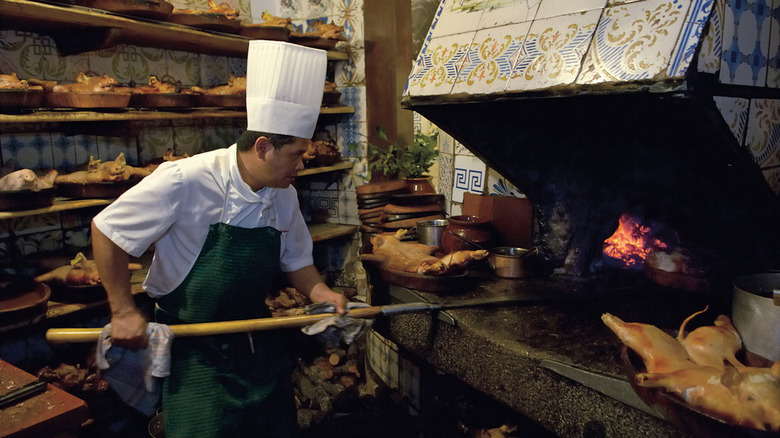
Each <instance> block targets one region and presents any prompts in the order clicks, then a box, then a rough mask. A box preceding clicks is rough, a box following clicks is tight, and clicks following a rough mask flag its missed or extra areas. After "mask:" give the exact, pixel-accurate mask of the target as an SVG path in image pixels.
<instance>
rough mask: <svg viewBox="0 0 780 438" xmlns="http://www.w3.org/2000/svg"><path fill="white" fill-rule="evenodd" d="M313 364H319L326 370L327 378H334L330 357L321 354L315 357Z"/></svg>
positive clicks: (318, 365)
mask: <svg viewBox="0 0 780 438" xmlns="http://www.w3.org/2000/svg"><path fill="white" fill-rule="evenodd" d="M312 366H317V367H320V368H322V369H323V371H324V372H325V375H326V377H325V378H326V379H331V378H333V365H331V364H330V362H329V361H328V358H326V357H322V356H320V357H318V358H316V359H314V361H313V362H312Z"/></svg>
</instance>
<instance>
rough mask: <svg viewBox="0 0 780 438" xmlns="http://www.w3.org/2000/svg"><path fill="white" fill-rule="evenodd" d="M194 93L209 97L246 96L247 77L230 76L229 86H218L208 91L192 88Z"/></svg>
mask: <svg viewBox="0 0 780 438" xmlns="http://www.w3.org/2000/svg"><path fill="white" fill-rule="evenodd" d="M192 91H193V92H194V93H197V94H208V95H236V94H239V95H245V94H246V76H239V77H236V76H234V75H232V74H231V75H230V77H229V78H228V83H227V85H217V86H214V87H211V88H208V89H204V88H200V87H192Z"/></svg>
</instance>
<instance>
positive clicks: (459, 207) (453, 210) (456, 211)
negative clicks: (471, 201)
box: [447, 201, 463, 216]
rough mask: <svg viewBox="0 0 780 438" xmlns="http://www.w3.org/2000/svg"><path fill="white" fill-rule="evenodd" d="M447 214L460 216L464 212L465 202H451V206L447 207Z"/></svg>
mask: <svg viewBox="0 0 780 438" xmlns="http://www.w3.org/2000/svg"><path fill="white" fill-rule="evenodd" d="M447 214H449V215H450V216H460V215H462V214H463V203H462V202H454V201H453V202H451V203H450V205H449V208H448V209H447Z"/></svg>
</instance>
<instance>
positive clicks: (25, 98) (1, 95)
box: [0, 86, 43, 108]
mask: <svg viewBox="0 0 780 438" xmlns="http://www.w3.org/2000/svg"><path fill="white" fill-rule="evenodd" d="M42 102H43V87H40V86H37V87H34V88H33V87H30V88H28V89H26V90H21V89H7V90H0V107H2V108H38V107H39V106H41V103H42Z"/></svg>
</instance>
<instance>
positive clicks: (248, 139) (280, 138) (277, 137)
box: [236, 131, 295, 152]
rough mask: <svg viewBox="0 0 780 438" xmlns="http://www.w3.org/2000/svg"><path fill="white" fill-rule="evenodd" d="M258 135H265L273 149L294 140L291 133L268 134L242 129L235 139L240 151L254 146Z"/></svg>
mask: <svg viewBox="0 0 780 438" xmlns="http://www.w3.org/2000/svg"><path fill="white" fill-rule="evenodd" d="M260 137H266V138H267V139H268V141H269V142H271V144H272V145H273V147H274V149H281V148H282V146H284V145H286V144H288V143H292V142H293V141H295V137H293V136H292V135H281V134H269V133H267V132H259V131H244V132H243V133H242V134H241V136H240V137H238V140H237V141H236V144H237V145H238V150H239V151H242V152H244V151H248V150H250V149H251V148H252V146H254V144H255V142H256V141H257V139H258V138H260Z"/></svg>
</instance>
